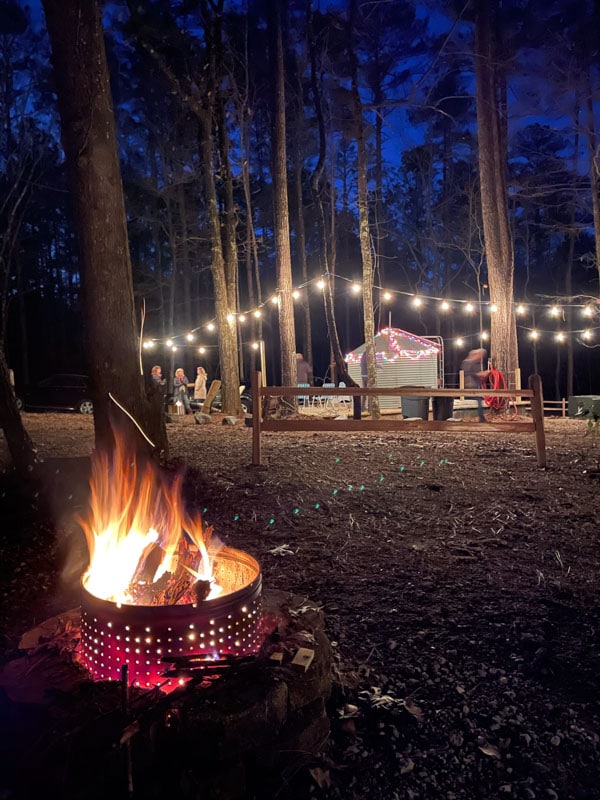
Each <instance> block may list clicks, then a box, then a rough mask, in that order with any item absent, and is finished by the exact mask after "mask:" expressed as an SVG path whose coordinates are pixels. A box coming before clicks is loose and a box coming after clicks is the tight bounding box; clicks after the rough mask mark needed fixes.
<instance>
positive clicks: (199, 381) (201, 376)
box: [194, 367, 208, 401]
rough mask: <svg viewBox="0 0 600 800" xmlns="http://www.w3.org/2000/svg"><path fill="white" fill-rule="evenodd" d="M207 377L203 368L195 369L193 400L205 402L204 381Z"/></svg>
mask: <svg viewBox="0 0 600 800" xmlns="http://www.w3.org/2000/svg"><path fill="white" fill-rule="evenodd" d="M207 378H208V375H207V374H206V370H205V369H204V367H196V381H195V383H194V400H202V401H204V400H206V379H207Z"/></svg>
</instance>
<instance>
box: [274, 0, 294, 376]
mask: <svg viewBox="0 0 600 800" xmlns="http://www.w3.org/2000/svg"><path fill="white" fill-rule="evenodd" d="M269 28H270V42H271V54H270V55H271V64H272V67H273V74H274V86H273V90H274V91H273V205H274V209H273V210H274V216H275V259H276V265H277V296H278V301H279V302H278V309H279V336H280V340H281V383H282V385H283V386H295V385H296V383H297V382H298V377H297V372H296V329H295V323H294V300H293V297H292V289H293V284H292V253H291V246H290V219H289V202H288V189H287V161H286V116H285V84H284V77H285V76H284V68H283V42H282V33H281V7H280V5H279V3H272V4H271V6H270V14H269Z"/></svg>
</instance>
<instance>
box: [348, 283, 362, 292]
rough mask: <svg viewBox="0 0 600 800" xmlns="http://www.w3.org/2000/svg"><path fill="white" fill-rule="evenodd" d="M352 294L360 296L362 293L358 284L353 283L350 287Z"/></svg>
mask: <svg viewBox="0 0 600 800" xmlns="http://www.w3.org/2000/svg"><path fill="white" fill-rule="evenodd" d="M350 289H351V291H352V294H360V293H361V292H362V286H361V285H360V283H353V284H352V286H351V287H350Z"/></svg>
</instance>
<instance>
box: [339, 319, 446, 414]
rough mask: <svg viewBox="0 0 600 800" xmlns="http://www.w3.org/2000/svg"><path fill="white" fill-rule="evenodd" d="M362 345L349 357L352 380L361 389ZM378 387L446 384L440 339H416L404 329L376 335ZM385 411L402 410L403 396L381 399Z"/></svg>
mask: <svg viewBox="0 0 600 800" xmlns="http://www.w3.org/2000/svg"><path fill="white" fill-rule="evenodd" d="M364 351H365V345H364V344H361V345H360V346H359V347H357V348H356V349H355V350H353V351H352V352H351V353H349V354H348V355H347V356H346V361H347V363H348V372H349V373H350V377H351V378H353V379H354V380H355V381H356V383H357V384H358V385H359V386H361V377H360V359H361V356H362V354H363V353H364ZM375 354H376V360H377V386H381V387H382V388H383V387H391V386H429V387H437V386H442V385H443V376H444V358H443V356H444V348H443V343H442V340H441V339H440V338H439V337H423V336H416V335H415V334H414V333H408V332H407V331H403V330H400V328H383V330H381V331H379V333H378V334H376V336H375ZM379 405H380V406H381V408H399V407H400V397H380V398H379Z"/></svg>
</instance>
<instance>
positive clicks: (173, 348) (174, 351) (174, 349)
mask: <svg viewBox="0 0 600 800" xmlns="http://www.w3.org/2000/svg"><path fill="white" fill-rule="evenodd" d="M171 352H172V353H176V352H177V347H176V346H175V345H172V347H171Z"/></svg>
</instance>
